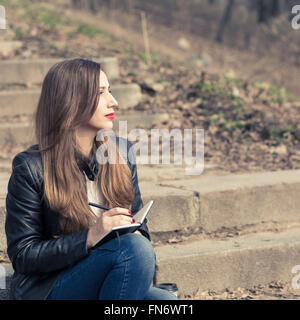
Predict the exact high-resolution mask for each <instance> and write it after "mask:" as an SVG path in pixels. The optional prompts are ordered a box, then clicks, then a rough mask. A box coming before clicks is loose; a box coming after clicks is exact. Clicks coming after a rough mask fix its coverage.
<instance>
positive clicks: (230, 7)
mask: <svg viewBox="0 0 300 320" xmlns="http://www.w3.org/2000/svg"><path fill="white" fill-rule="evenodd" d="M234 4H235V0H228V2H227V5H226V7H225V11H224V14H223V17H222V19H221V22H220V25H219V30H218V32H217V36H216V40H217V41H218V42H223V38H224V33H225V28H226V26H227V25H228V23H229V22H230V20H231V16H232V11H233V7H234Z"/></svg>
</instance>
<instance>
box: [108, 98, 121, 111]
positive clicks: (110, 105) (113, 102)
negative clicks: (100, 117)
mask: <svg viewBox="0 0 300 320" xmlns="http://www.w3.org/2000/svg"><path fill="white" fill-rule="evenodd" d="M118 105H119V104H118V101H117V100H116V99H115V98H114V96H113V95H111V101H110V103H109V108H113V107H118Z"/></svg>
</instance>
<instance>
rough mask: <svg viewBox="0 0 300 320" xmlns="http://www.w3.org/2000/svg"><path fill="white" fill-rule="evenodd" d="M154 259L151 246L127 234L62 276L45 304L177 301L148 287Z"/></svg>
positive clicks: (107, 244) (151, 278)
mask: <svg viewBox="0 0 300 320" xmlns="http://www.w3.org/2000/svg"><path fill="white" fill-rule="evenodd" d="M155 262H156V255H155V252H154V249H153V247H152V244H151V242H150V241H149V240H148V239H147V238H145V237H144V236H142V235H139V234H135V233H129V234H125V235H122V236H120V237H119V238H115V239H113V240H110V241H108V242H106V243H104V244H103V245H101V246H99V247H97V248H95V249H93V250H92V251H91V252H90V254H89V255H88V256H87V257H86V258H84V259H82V260H80V261H79V262H78V263H77V264H75V265H73V266H71V267H70V268H67V269H66V270H64V271H63V272H62V274H61V275H60V277H59V278H58V280H57V282H56V283H55V285H54V287H53V289H52V291H51V293H50V295H49V296H48V298H47V299H48V300H177V299H178V298H177V297H176V296H175V295H174V294H172V293H170V292H168V291H167V290H164V289H160V288H156V287H152V286H151V283H152V280H153V276H154V271H155Z"/></svg>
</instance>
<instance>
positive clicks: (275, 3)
mask: <svg viewBox="0 0 300 320" xmlns="http://www.w3.org/2000/svg"><path fill="white" fill-rule="evenodd" d="M280 13H281V5H280V0H272V8H271V16H272V17H278V16H279V15H280Z"/></svg>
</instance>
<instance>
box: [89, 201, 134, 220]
mask: <svg viewBox="0 0 300 320" xmlns="http://www.w3.org/2000/svg"><path fill="white" fill-rule="evenodd" d="M89 205H90V206H93V207H97V208H100V209H104V210H110V209H112V208H108V207H104V206H102V205H101V204H96V203H93V202H89ZM124 215H125V216H128V217H133V215H131V214H124Z"/></svg>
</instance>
